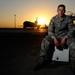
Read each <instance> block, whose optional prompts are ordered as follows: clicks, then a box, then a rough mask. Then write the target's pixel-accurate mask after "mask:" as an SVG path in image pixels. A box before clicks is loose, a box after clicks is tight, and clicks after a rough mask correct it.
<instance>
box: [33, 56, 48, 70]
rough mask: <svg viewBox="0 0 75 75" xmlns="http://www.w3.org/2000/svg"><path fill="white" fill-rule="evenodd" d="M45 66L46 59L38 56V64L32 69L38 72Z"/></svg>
mask: <svg viewBox="0 0 75 75" xmlns="http://www.w3.org/2000/svg"><path fill="white" fill-rule="evenodd" d="M46 64H47V61H46V57H45V56H40V58H39V60H38V63H37V64H36V66H35V67H34V70H35V71H36V70H40V69H41V68H43V67H44V66H45V65H46Z"/></svg>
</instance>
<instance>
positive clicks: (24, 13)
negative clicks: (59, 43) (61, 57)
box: [0, 0, 75, 27]
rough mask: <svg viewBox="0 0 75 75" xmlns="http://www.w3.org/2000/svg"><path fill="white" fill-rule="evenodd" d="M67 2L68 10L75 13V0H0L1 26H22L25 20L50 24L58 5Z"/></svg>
mask: <svg viewBox="0 0 75 75" xmlns="http://www.w3.org/2000/svg"><path fill="white" fill-rule="evenodd" d="M59 4H65V5H66V10H67V11H72V12H73V13H75V0H0V27H14V14H16V25H17V27H22V24H23V22H24V21H32V22H34V21H35V20H36V17H38V20H40V21H41V20H43V21H45V23H46V24H47V25H48V24H49V21H50V19H51V18H52V16H54V15H56V14H57V11H56V10H57V6H58V5H59Z"/></svg>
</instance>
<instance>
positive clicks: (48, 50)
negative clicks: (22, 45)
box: [40, 36, 75, 59]
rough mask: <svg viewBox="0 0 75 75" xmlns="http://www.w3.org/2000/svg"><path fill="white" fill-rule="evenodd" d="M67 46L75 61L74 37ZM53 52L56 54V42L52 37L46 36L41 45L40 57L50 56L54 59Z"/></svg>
mask: <svg viewBox="0 0 75 75" xmlns="http://www.w3.org/2000/svg"><path fill="white" fill-rule="evenodd" d="M66 44H67V45H68V47H69V49H70V58H72V59H75V38H74V37H71V38H68V39H67V41H66ZM53 52H54V40H53V39H52V38H51V37H49V36H46V37H45V38H44V39H43V40H42V43H41V50H40V56H47V55H48V54H49V55H51V57H52V55H53Z"/></svg>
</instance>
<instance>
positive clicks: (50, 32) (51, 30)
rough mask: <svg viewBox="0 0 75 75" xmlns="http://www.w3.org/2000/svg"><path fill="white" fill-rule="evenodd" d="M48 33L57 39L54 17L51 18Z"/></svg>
mask: <svg viewBox="0 0 75 75" xmlns="http://www.w3.org/2000/svg"><path fill="white" fill-rule="evenodd" d="M48 35H49V36H50V37H51V38H52V39H55V38H56V37H55V34H54V18H52V19H51V21H50V23H49V27H48Z"/></svg>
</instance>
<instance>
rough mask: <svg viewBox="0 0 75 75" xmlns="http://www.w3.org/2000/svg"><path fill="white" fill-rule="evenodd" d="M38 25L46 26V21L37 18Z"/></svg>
mask: <svg viewBox="0 0 75 75" xmlns="http://www.w3.org/2000/svg"><path fill="white" fill-rule="evenodd" d="M38 24H40V25H45V24H46V19H45V18H43V17H39V18H38Z"/></svg>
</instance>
